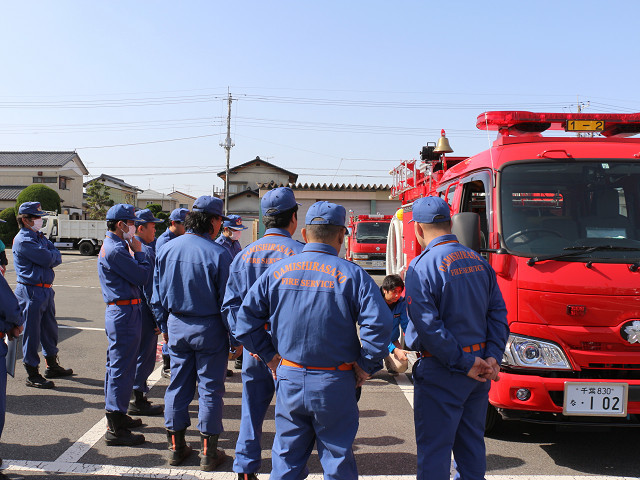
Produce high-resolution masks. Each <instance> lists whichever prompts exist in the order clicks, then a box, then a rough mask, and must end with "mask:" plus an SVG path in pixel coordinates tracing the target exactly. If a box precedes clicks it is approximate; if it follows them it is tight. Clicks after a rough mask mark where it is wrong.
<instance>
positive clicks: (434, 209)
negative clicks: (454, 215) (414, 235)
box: [409, 197, 451, 223]
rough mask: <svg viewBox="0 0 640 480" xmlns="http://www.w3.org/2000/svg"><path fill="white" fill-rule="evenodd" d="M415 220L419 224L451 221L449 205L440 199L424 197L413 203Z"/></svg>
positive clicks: (413, 220)
mask: <svg viewBox="0 0 640 480" xmlns="http://www.w3.org/2000/svg"><path fill="white" fill-rule="evenodd" d="M412 209H413V219H412V220H409V223H411V222H418V223H442V222H448V221H449V220H451V210H449V205H448V204H447V202H445V201H444V200H443V199H442V198H440V197H424V198H419V199H418V200H416V201H415V202H413V208H412Z"/></svg>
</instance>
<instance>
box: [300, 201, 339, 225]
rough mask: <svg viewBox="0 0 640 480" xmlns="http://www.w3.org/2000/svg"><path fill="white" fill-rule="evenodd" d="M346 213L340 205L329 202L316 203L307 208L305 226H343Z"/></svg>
mask: <svg viewBox="0 0 640 480" xmlns="http://www.w3.org/2000/svg"><path fill="white" fill-rule="evenodd" d="M346 218H347V211H346V210H345V208H344V207H343V206H342V205H338V204H335V203H330V202H324V201H322V202H316V203H314V204H313V205H311V206H310V207H309V210H308V211H307V215H306V217H305V219H304V221H305V223H306V224H307V225H337V226H339V227H344V226H345V224H344V223H345V222H344V221H345V219H346Z"/></svg>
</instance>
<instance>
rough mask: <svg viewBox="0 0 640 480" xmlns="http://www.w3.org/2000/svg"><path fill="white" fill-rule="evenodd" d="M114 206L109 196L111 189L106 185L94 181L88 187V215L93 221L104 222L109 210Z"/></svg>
mask: <svg viewBox="0 0 640 480" xmlns="http://www.w3.org/2000/svg"><path fill="white" fill-rule="evenodd" d="M111 206H113V200H111V197H110V195H109V187H107V186H106V185H105V184H104V183H101V182H97V181H93V182H90V183H89V184H88V185H87V213H88V214H89V218H90V219H91V220H104V219H105V218H106V216H107V210H108V209H109V207H111Z"/></svg>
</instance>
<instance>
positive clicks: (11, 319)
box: [0, 220, 23, 465]
mask: <svg viewBox="0 0 640 480" xmlns="http://www.w3.org/2000/svg"><path fill="white" fill-rule="evenodd" d="M0 222H3V223H4V220H0ZM22 323H23V318H22V315H21V312H20V305H19V304H18V299H17V298H16V297H15V295H14V294H13V292H12V291H11V288H10V287H9V284H8V283H7V281H6V280H5V279H4V276H2V275H0V436H1V435H2V430H3V429H4V416H5V412H6V410H7V364H6V357H7V344H6V343H5V341H4V337H5V336H7V337H8V338H9V340H13V339H17V338H18V337H19V336H20V333H22V330H23V328H22ZM0 465H2V459H0Z"/></svg>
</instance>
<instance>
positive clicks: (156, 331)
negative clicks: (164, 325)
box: [153, 325, 162, 335]
mask: <svg viewBox="0 0 640 480" xmlns="http://www.w3.org/2000/svg"><path fill="white" fill-rule="evenodd" d="M153 333H155V334H156V335H160V334H161V333H162V332H161V331H160V327H158V326H157V325H156V326H155V327H153Z"/></svg>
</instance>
